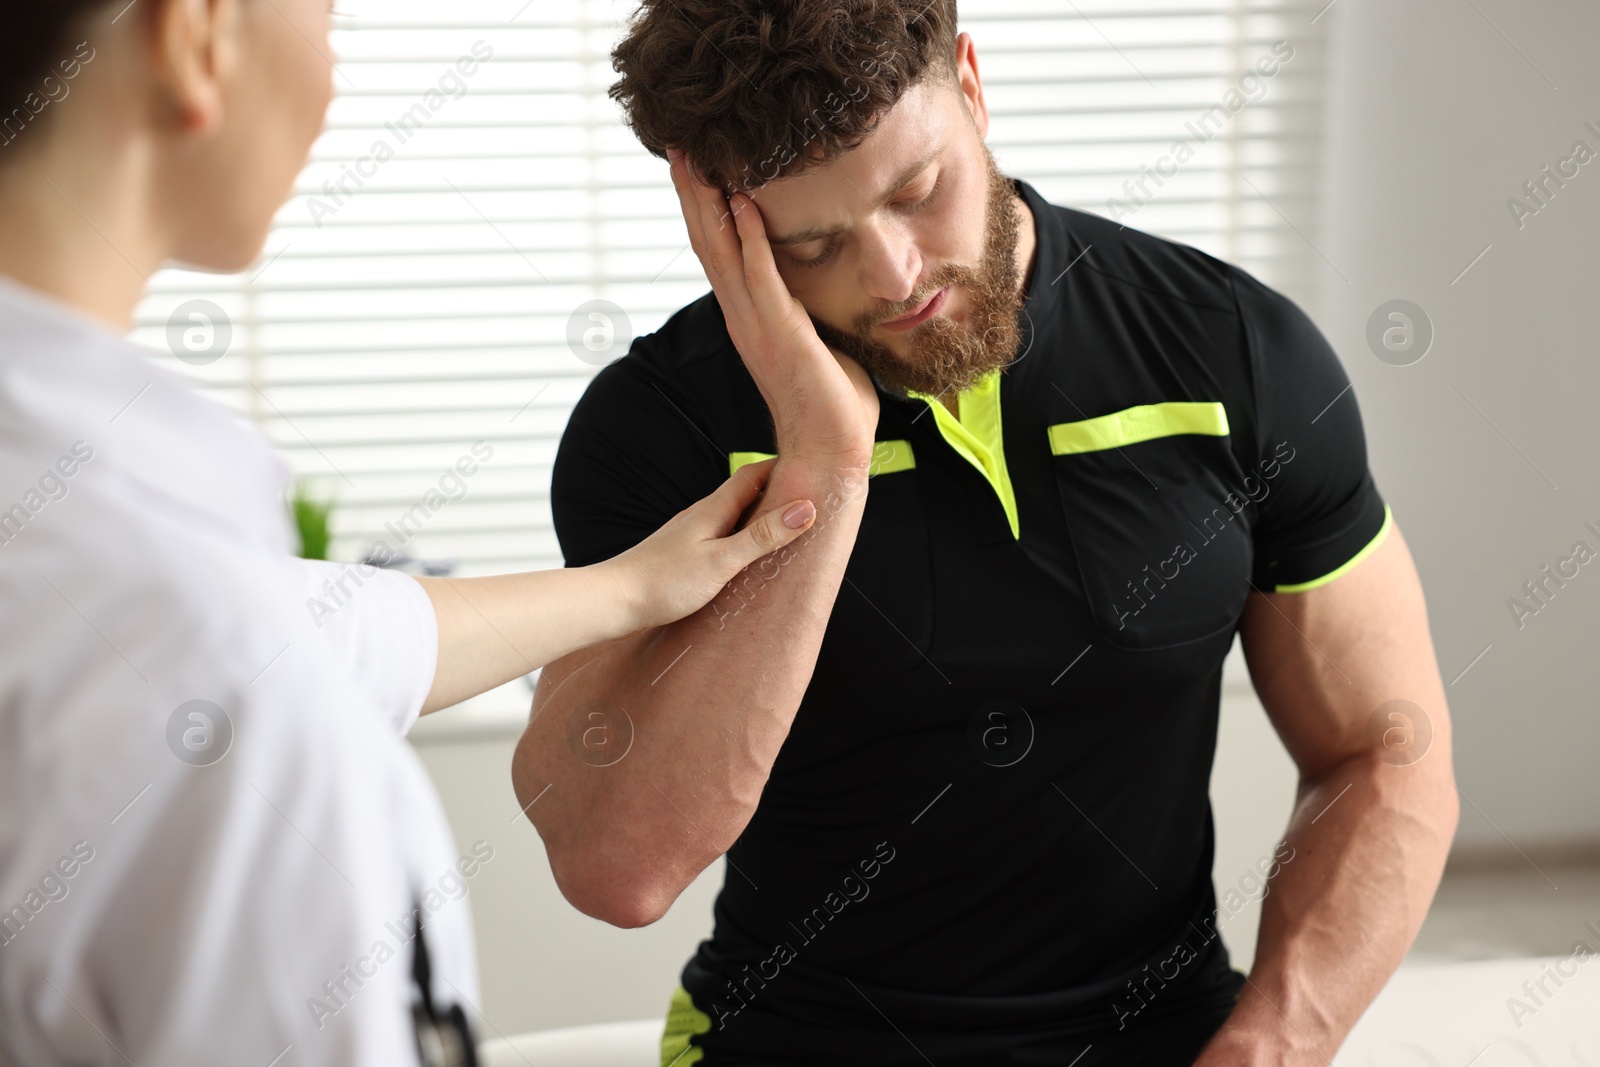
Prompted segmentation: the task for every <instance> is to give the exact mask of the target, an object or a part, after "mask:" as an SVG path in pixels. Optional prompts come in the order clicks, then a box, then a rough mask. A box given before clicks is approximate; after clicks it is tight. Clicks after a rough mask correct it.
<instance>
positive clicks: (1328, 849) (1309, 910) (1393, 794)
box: [1196, 738, 1456, 1067]
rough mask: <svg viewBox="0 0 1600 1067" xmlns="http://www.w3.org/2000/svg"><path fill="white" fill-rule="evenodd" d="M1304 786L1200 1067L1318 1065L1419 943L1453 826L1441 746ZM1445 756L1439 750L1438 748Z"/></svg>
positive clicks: (1347, 765) (1360, 760)
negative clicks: (1247, 954)
mask: <svg viewBox="0 0 1600 1067" xmlns="http://www.w3.org/2000/svg"><path fill="white" fill-rule="evenodd" d="M1440 742H1441V739H1439V738H1435V739H1434V746H1435V751H1432V752H1430V753H1429V754H1428V758H1427V759H1424V760H1422V761H1421V762H1420V763H1418V764H1416V765H1414V766H1398V767H1397V766H1392V765H1390V764H1388V763H1385V762H1383V761H1382V760H1381V759H1378V758H1375V757H1373V756H1370V755H1363V756H1359V757H1356V758H1353V759H1350V760H1347V761H1346V762H1344V763H1342V764H1338V765H1336V766H1334V767H1333V768H1330V769H1329V771H1328V772H1326V773H1325V774H1323V775H1322V776H1320V777H1319V779H1318V780H1316V781H1315V782H1305V783H1302V785H1301V787H1300V790H1299V795H1298V798H1297V803H1296V806H1295V813H1294V817H1293V819H1292V821H1291V823H1290V829H1289V833H1288V836H1287V837H1286V839H1285V840H1286V841H1287V843H1288V844H1290V845H1291V846H1293V848H1294V856H1295V861H1294V862H1293V863H1292V864H1286V865H1284V867H1283V868H1282V869H1281V870H1280V871H1279V873H1278V874H1277V875H1276V876H1275V877H1274V878H1273V879H1272V883H1271V884H1272V890H1271V892H1270V893H1268V895H1267V897H1266V899H1265V900H1264V901H1263V903H1262V912H1261V934H1260V941H1259V943H1258V945H1257V948H1256V962H1255V965H1254V966H1253V967H1252V968H1251V970H1250V982H1249V984H1247V985H1246V986H1245V987H1244V990H1243V992H1242V993H1241V994H1240V997H1239V1004H1238V1006H1237V1008H1235V1010H1234V1012H1233V1014H1232V1015H1231V1016H1229V1018H1228V1021H1227V1023H1226V1024H1225V1025H1224V1026H1223V1029H1222V1031H1221V1032H1220V1033H1219V1034H1218V1035H1217V1037H1216V1039H1215V1040H1214V1041H1213V1042H1212V1044H1211V1046H1209V1047H1208V1048H1207V1049H1206V1054H1205V1055H1204V1056H1202V1057H1201V1058H1200V1059H1199V1060H1198V1061H1196V1062H1197V1067H1201V1065H1203V1067H1253V1065H1257V1064H1260V1065H1267V1064H1271V1065H1273V1067H1300V1065H1302V1064H1303V1065H1305V1067H1311V1065H1326V1064H1327V1063H1328V1062H1329V1061H1330V1060H1332V1059H1333V1056H1334V1053H1335V1052H1336V1051H1337V1050H1338V1049H1339V1046H1340V1045H1341V1044H1342V1043H1343V1042H1344V1039H1345V1038H1346V1036H1348V1034H1349V1032H1350V1029H1351V1027H1353V1026H1354V1025H1355V1023H1356V1021H1357V1019H1359V1018H1360V1016H1361V1014H1362V1012H1364V1011H1365V1010H1366V1008H1367V1005H1368V1004H1369V1003H1371V1001H1372V999H1373V998H1374V997H1375V996H1377V994H1378V991H1379V990H1380V989H1382V988H1383V985H1384V983H1385V982H1387V981H1388V980H1389V976H1390V975H1392V974H1393V973H1394V970H1395V968H1396V967H1397V966H1398V965H1399V964H1400V960H1401V958H1402V957H1403V956H1404V955H1405V952H1406V949H1407V948H1408V947H1409V946H1410V945H1411V942H1412V940H1413V939H1414V938H1415V937H1416V934H1417V930H1418V929H1419V928H1420V927H1421V925H1422V920H1423V917H1424V916H1425V915H1426V914H1427V911H1428V905H1429V903H1430V901H1431V900H1432V898H1433V893H1434V889H1435V887H1436V886H1437V885H1438V882H1439V874H1440V872H1441V871H1442V870H1443V868H1444V862H1445V857H1446V854H1447V853H1448V851H1449V848H1450V838H1451V831H1452V830H1453V828H1454V826H1455V810H1456V808H1455V791H1454V788H1453V784H1452V778H1451V776H1450V774H1449V752H1448V743H1447V742H1446V743H1445V744H1443V745H1441V744H1440ZM1440 748H1443V749H1444V751H1438V749H1440Z"/></svg>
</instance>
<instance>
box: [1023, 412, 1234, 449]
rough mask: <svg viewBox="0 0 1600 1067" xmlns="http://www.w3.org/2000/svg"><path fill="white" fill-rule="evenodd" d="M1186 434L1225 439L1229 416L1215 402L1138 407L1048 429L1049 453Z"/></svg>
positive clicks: (1131, 443)
mask: <svg viewBox="0 0 1600 1067" xmlns="http://www.w3.org/2000/svg"><path fill="white" fill-rule="evenodd" d="M1186 433H1194V434H1204V435H1205V436H1207V437H1226V436H1228V412H1227V411H1226V410H1225V409H1224V408H1223V406H1222V405H1221V404H1218V403H1216V402H1215V401H1210V402H1203V403H1189V402H1183V401H1168V402H1166V403H1161V404H1140V405H1139V406H1138V407H1132V408H1125V409H1123V410H1122V411H1113V412H1112V413H1111V414H1109V415H1101V416H1099V417H1098V418H1093V419H1084V420H1083V421H1082V422H1062V423H1057V424H1056V425H1054V426H1052V427H1050V452H1051V454H1052V455H1057V456H1072V455H1077V454H1078V453H1080V452H1099V451H1102V450H1103V449H1107V448H1122V447H1123V446H1125V445H1136V444H1138V443H1139V442H1140V441H1153V440H1155V439H1156V438H1158V437H1175V436H1177V435H1178V434H1186Z"/></svg>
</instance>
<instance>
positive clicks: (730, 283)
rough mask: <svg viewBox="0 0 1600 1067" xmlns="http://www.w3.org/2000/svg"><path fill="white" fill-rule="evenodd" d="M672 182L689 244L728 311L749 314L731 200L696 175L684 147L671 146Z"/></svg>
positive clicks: (727, 312) (749, 303) (735, 314)
mask: <svg viewBox="0 0 1600 1067" xmlns="http://www.w3.org/2000/svg"><path fill="white" fill-rule="evenodd" d="M667 156H668V159H669V160H670V161H671V164H672V185H673V188H674V189H676V190H677V193H678V206H679V207H680V208H682V210H683V221H684V224H685V225H686V226H687V227H688V230H689V245H690V247H691V248H693V249H694V253H695V255H696V256H698V257H699V258H700V264H701V266H703V267H705V270H706V277H707V278H708V279H710V281H711V287H712V289H714V290H715V291H716V294H717V298H718V300H719V302H720V303H721V304H722V309H723V312H724V313H725V314H731V315H734V316H747V315H748V314H749V313H750V311H751V302H750V295H749V288H748V286H747V284H746V282H745V280H744V256H743V253H742V251H741V249H740V247H739V239H738V233H737V231H736V230H735V229H734V226H733V220H732V219H731V218H724V216H726V215H727V214H728V201H727V198H726V197H724V196H723V195H722V193H721V192H720V191H719V190H717V189H713V188H711V187H710V186H708V185H706V184H705V183H703V182H702V181H700V179H699V178H697V177H696V176H695V173H694V168H693V167H691V166H690V165H689V160H688V158H687V157H686V156H685V155H684V154H683V152H682V151H681V150H678V149H669V150H668V153H667Z"/></svg>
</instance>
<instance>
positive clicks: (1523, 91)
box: [1308, 0, 1600, 849]
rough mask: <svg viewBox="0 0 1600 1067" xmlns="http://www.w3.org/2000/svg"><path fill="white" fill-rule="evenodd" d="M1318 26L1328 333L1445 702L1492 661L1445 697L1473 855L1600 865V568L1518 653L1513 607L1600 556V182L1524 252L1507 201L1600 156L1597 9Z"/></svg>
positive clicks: (1509, 7) (1402, 8) (1588, 183)
mask: <svg viewBox="0 0 1600 1067" xmlns="http://www.w3.org/2000/svg"><path fill="white" fill-rule="evenodd" d="M1327 17H1330V18H1337V19H1338V23H1337V25H1336V27H1335V30H1334V34H1333V55H1332V69H1333V85H1332V87H1331V99H1332V111H1331V113H1330V115H1329V116H1328V119H1329V123H1328V129H1329V140H1328V144H1327V148H1326V151H1325V152H1324V159H1325V161H1326V165H1327V168H1328V169H1327V182H1326V192H1325V199H1324V216H1323V222H1322V226H1321V237H1320V238H1319V239H1318V247H1319V249H1320V251H1321V253H1322V255H1323V256H1324V257H1326V260H1327V261H1329V262H1330V263H1331V264H1332V265H1331V266H1326V267H1325V269H1324V272H1323V277H1322V292H1323V294H1324V297H1323V300H1322V301H1321V307H1320V314H1317V315H1316V317H1317V319H1318V322H1319V324H1320V325H1321V326H1322V328H1323V330H1324V331H1325V332H1326V333H1327V334H1328V336H1329V338H1330V339H1331V340H1332V342H1333V343H1334V346H1335V347H1336V348H1337V349H1338V350H1339V352H1340V353H1341V355H1342V356H1343V357H1344V360H1345V363H1346V365H1347V367H1348V368H1349V370H1350V374H1351V377H1352V379H1354V382H1355V387H1356V392H1357V394H1358V396H1359V397H1360V401H1361V406H1362V410H1363V413H1364V414H1365V416H1366V420H1367V431H1368V435H1369V439H1370V442H1371V446H1372V456H1373V467H1374V470H1375V472H1376V475H1377V478H1378V482H1379V487H1380V489H1381V490H1382V491H1383V492H1384V493H1385V495H1386V496H1387V497H1388V499H1389V501H1390V502H1391V504H1392V505H1393V507H1394V514H1395V517H1396V519H1397V520H1398V521H1399V523H1400V525H1401V527H1402V528H1403V529H1404V531H1405V535H1406V538H1407V540H1408V541H1409V543H1410V545H1411V549H1412V552H1413V554H1414V555H1415V556H1416V558H1417V562H1418V566H1419V569H1420V570H1421V573H1422V578H1423V582H1424V585H1425V587H1426V590H1427V594H1428V599H1429V606H1430V609H1431V613H1432V620H1433V628H1434V639H1435V642H1436V644H1437V648H1438V654H1439V661H1440V665H1441V668H1442V671H1443V674H1444V679H1445V681H1446V683H1450V682H1451V681H1452V679H1455V678H1456V677H1457V675H1458V674H1459V673H1460V672H1461V671H1462V670H1464V669H1465V668H1467V666H1468V664H1469V663H1471V661H1472V660H1473V658H1474V657H1476V656H1478V654H1479V653H1480V652H1482V651H1483V650H1484V649H1485V648H1486V647H1487V648H1488V649H1489V651H1488V652H1487V653H1486V654H1485V655H1484V656H1483V658H1482V659H1481V660H1479V661H1478V662H1477V663H1476V665H1474V666H1472V667H1471V669H1470V670H1469V671H1467V673H1466V674H1465V676H1463V677H1461V678H1460V680H1459V681H1456V682H1455V683H1454V684H1453V685H1451V686H1450V687H1449V696H1450V704H1451V711H1452V715H1453V718H1454V720H1455V723H1456V764H1457V770H1458V773H1459V779H1460V788H1461V791H1462V793H1463V795H1464V796H1465V798H1466V802H1464V803H1463V804H1462V821H1461V829H1460V832H1459V835H1458V838H1457V845H1458V848H1461V847H1463V846H1465V847H1468V848H1478V847H1498V848H1501V849H1506V848H1508V847H1509V846H1508V845H1507V837H1509V838H1510V839H1511V840H1513V841H1515V843H1516V844H1517V845H1518V846H1519V847H1522V848H1528V847H1530V846H1534V845H1540V844H1559V843H1565V842H1571V841H1576V840H1581V839H1587V840H1589V841H1591V842H1592V841H1594V840H1596V839H1600V775H1597V774H1596V773H1595V767H1596V762H1597V755H1600V715H1596V713H1595V712H1596V703H1597V701H1596V693H1597V691H1600V655H1596V650H1597V644H1600V640H1597V639H1600V563H1596V564H1592V565H1590V566H1586V567H1582V568H1581V569H1580V571H1579V576H1578V577H1577V578H1576V579H1575V580H1573V581H1572V582H1571V583H1570V584H1569V585H1568V586H1567V587H1566V588H1565V589H1562V590H1560V591H1559V592H1558V593H1557V595H1556V596H1555V597H1554V598H1553V599H1552V600H1551V601H1550V603H1549V606H1548V607H1546V608H1544V609H1542V610H1541V611H1540V612H1539V613H1538V615H1537V616H1536V617H1535V618H1533V619H1531V620H1529V621H1528V622H1527V625H1526V627H1525V628H1524V629H1522V630H1520V631H1519V630H1518V628H1517V626H1516V624H1515V623H1514V622H1513V619H1512V615H1511V613H1510V611H1509V610H1508V608H1507V600H1508V598H1510V597H1512V596H1514V595H1517V594H1518V593H1519V591H1520V589H1521V587H1522V585H1523V583H1524V582H1526V581H1528V580H1529V579H1532V578H1535V577H1537V576H1538V572H1539V568H1540V567H1541V566H1542V565H1544V564H1554V563H1555V562H1556V561H1557V559H1558V558H1560V557H1564V556H1566V555H1568V554H1569V552H1570V550H1571V546H1572V545H1573V542H1574V541H1576V540H1578V539H1580V538H1582V539H1584V540H1586V541H1587V542H1588V544H1589V546H1590V547H1591V548H1594V549H1596V550H1600V536H1596V535H1595V534H1592V533H1589V532H1588V531H1586V530H1584V529H1583V523H1584V522H1585V521H1586V520H1593V521H1594V522H1595V526H1596V528H1597V529H1600V420H1596V418H1595V411H1596V407H1597V405H1600V360H1597V359H1596V350H1597V341H1596V337H1597V332H1596V331H1597V327H1600V301H1597V299H1596V293H1597V284H1600V159H1597V160H1596V161H1594V162H1591V163H1589V164H1588V165H1587V166H1583V167H1581V168H1579V173H1578V176H1577V177H1576V178H1574V179H1571V180H1569V181H1568V182H1567V186H1566V188H1565V189H1561V190H1559V191H1558V192H1556V194H1555V196H1554V197H1553V198H1552V199H1551V200H1550V202H1549V204H1548V206H1547V207H1545V208H1543V209H1542V210H1540V211H1539V213H1538V214H1537V215H1536V216H1534V217H1532V218H1530V219H1528V220H1526V225H1525V227H1524V228H1523V229H1522V230H1521V231H1520V232H1519V230H1518V228H1517V226H1516V224H1515V223H1514V222H1513V220H1512V217H1511V214H1510V213H1509V211H1508V210H1507V207H1506V201H1507V199H1508V198H1509V197H1511V196H1513V195H1515V194H1517V192H1518V190H1519V186H1520V185H1521V184H1522V183H1523V182H1525V181H1528V180H1530V179H1532V178H1534V177H1536V176H1538V174H1539V171H1540V168H1541V167H1542V166H1543V165H1545V164H1550V165H1551V166H1552V167H1554V165H1555V164H1556V162H1557V160H1558V159H1560V158H1561V157H1563V156H1566V155H1567V154H1568V153H1569V152H1570V150H1571V148H1572V145H1573V142H1574V141H1576V140H1579V139H1582V140H1584V141H1585V142H1587V144H1588V146H1589V147H1590V148H1591V149H1594V150H1596V151H1600V134H1597V133H1596V132H1594V131H1592V130H1588V129H1586V128H1585V127H1584V122H1585V120H1592V121H1593V122H1594V124H1595V126H1596V127H1600V62H1597V61H1596V46H1597V44H1600V8H1597V7H1596V6H1595V5H1594V4H1592V3H1585V2H1582V0H1540V2H1538V3H1531V4H1530V3H1522V2H1515V0H1472V2H1470V3H1461V2H1459V0H1339V3H1338V4H1337V6H1335V7H1334V8H1333V9H1332V10H1331V11H1330V13H1329V15H1328V16H1327ZM1552 83H1553V84H1552ZM1486 246H1487V247H1488V248H1489V251H1488V252H1487V253H1486V254H1484V255H1483V258H1482V259H1480V260H1478V262H1477V263H1476V265H1474V266H1472V268H1471V269H1470V270H1467V272H1466V274H1465V276H1463V277H1460V279H1459V280H1457V277H1458V275H1461V272H1462V271H1463V270H1466V268H1467V267H1468V265H1469V264H1471V263H1472V261H1473V259H1474V258H1475V257H1477V256H1478V254H1479V253H1480V252H1482V251H1483V250H1484V248H1485V247H1486ZM1341 275H1342V277H1341ZM1394 298H1403V299H1407V300H1411V301H1413V302H1414V303H1416V304H1418V305H1420V306H1421V307H1422V308H1423V309H1424V311H1426V312H1427V314H1428V316H1429V317H1430V318H1431V319H1432V321H1433V324H1434V327H1435V331H1436V333H1435V340H1434V343H1433V347H1432V350H1431V351H1430V352H1429V353H1428V354H1427V356H1426V357H1425V358H1424V359H1422V360H1421V362H1419V363H1416V364H1415V365H1412V366H1408V367H1396V366H1390V365H1387V364H1385V363H1383V362H1381V361H1380V360H1379V359H1377V358H1376V357H1375V356H1374V355H1373V354H1372V352H1371V351H1370V350H1369V349H1368V347H1367V344H1366V340H1365V337H1364V334H1365V326H1366V322H1367V319H1368V316H1369V315H1370V314H1371V312H1372V311H1373V310H1374V309H1375V308H1376V307H1377V306H1378V305H1380V304H1382V303H1383V302H1385V301H1387V300H1390V299H1394ZM1308 310H1309V309H1308ZM1474 405H1476V408H1475V407H1474ZM1547 479H1548V480H1547ZM1552 483H1553V484H1552ZM1397 695H1399V694H1397ZM1502 831H1503V832H1504V835H1506V836H1502V833H1501V832H1502Z"/></svg>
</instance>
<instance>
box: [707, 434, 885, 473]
mask: <svg viewBox="0 0 1600 1067" xmlns="http://www.w3.org/2000/svg"><path fill="white" fill-rule="evenodd" d="M776 458H777V457H775V456H774V455H773V454H772V453H771V452H729V453H728V475H729V477H732V476H733V475H734V474H735V473H736V472H737V471H738V470H739V468H740V467H743V466H744V465H745V464H747V463H760V462H761V461H762V460H764V459H776ZM916 467H917V457H916V454H915V453H913V452H912V451H911V442H910V441H875V442H873V445H872V462H871V464H870V465H869V466H868V467H867V477H868V478H875V477H877V476H878V475H880V474H897V473H899V472H900V471H909V470H916Z"/></svg>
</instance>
